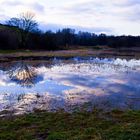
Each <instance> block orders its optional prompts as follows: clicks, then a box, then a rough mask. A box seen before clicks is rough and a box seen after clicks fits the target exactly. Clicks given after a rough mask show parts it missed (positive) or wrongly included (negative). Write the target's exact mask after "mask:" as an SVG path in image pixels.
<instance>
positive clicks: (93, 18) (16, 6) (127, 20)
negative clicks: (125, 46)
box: [0, 0, 140, 35]
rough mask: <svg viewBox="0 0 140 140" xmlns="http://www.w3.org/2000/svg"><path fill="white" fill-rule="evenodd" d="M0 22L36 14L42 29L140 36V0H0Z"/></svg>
mask: <svg viewBox="0 0 140 140" xmlns="http://www.w3.org/2000/svg"><path fill="white" fill-rule="evenodd" d="M0 9H1V10H0V22H1V23H3V22H4V21H6V20H8V19H9V18H11V17H18V16H19V14H20V13H22V12H26V11H30V12H33V13H35V15H36V16H35V20H37V22H38V23H39V25H40V28H41V29H42V30H44V31H45V30H52V31H55V30H58V29H59V28H60V29H62V28H68V27H70V28H74V29H76V31H78V30H82V31H88V32H94V33H97V34H99V33H106V34H109V35H111V34H112V35H124V34H125V35H140V0H0Z"/></svg>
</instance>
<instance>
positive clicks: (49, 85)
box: [0, 80, 72, 95]
mask: <svg viewBox="0 0 140 140" xmlns="http://www.w3.org/2000/svg"><path fill="white" fill-rule="evenodd" d="M71 88H72V87H70V86H66V85H62V84H58V83H56V82H54V81H50V80H46V81H42V82H39V83H37V84H35V85H34V86H33V87H30V88H29V87H22V86H20V85H18V84H13V85H8V86H0V93H9V94H16V95H18V94H25V93H39V94H43V93H45V92H50V93H52V94H56V95H57V94H60V93H62V92H63V91H64V90H69V89H71Z"/></svg>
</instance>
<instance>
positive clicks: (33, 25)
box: [6, 12, 38, 48]
mask: <svg viewBox="0 0 140 140" xmlns="http://www.w3.org/2000/svg"><path fill="white" fill-rule="evenodd" d="M34 17H35V14H34V13H31V12H25V13H21V14H20V17H18V18H16V17H14V18H11V19H10V20H8V21H7V22H6V23H7V25H10V26H14V27H16V29H17V33H18V40H19V45H20V47H22V48H26V45H27V40H28V38H29V34H30V33H31V32H34V31H36V30H38V23H37V22H36V21H35V20H34Z"/></svg>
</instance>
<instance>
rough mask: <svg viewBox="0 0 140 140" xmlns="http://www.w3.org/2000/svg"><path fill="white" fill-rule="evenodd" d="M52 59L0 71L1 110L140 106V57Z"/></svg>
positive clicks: (20, 64) (21, 64) (134, 107)
mask: <svg viewBox="0 0 140 140" xmlns="http://www.w3.org/2000/svg"><path fill="white" fill-rule="evenodd" d="M53 61H55V62H57V63H54V62H53V63H54V65H51V66H49V67H46V66H40V67H32V66H30V65H27V64H25V63H23V62H22V63H18V64H17V65H15V66H14V67H12V69H11V70H9V71H8V72H6V73H5V72H4V71H2V70H0V77H1V79H0V110H4V109H7V108H8V109H11V107H13V108H14V109H15V110H18V112H21V110H22V111H24V112H28V111H32V110H33V109H34V108H38V109H45V110H50V109H56V108H59V107H63V108H65V109H68V108H70V107H71V105H72V106H73V105H76V106H77V105H81V104H84V103H87V102H91V103H92V105H93V106H96V107H100V108H105V109H109V108H119V109H128V108H133V109H140V60H129V61H128V60H122V59H99V58H89V59H86V60H85V59H80V58H74V59H73V60H70V61H63V60H62V61H59V63H58V60H57V59H56V60H53ZM7 74H8V75H7ZM17 83H18V84H17ZM29 87H30V88H29Z"/></svg>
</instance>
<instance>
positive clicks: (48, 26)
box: [40, 23, 114, 34]
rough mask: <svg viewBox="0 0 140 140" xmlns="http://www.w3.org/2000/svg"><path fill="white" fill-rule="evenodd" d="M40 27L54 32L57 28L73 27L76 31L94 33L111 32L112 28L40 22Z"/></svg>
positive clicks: (112, 31)
mask: <svg viewBox="0 0 140 140" xmlns="http://www.w3.org/2000/svg"><path fill="white" fill-rule="evenodd" d="M40 28H41V29H42V30H43V31H47V30H52V31H54V32H56V31H58V30H59V29H63V28H71V29H75V31H76V32H78V31H84V32H91V33H96V34H100V33H106V34H113V33H114V30H113V29H111V28H105V27H90V28H88V27H82V26H72V25H61V24H43V23H42V24H41V25H40Z"/></svg>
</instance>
